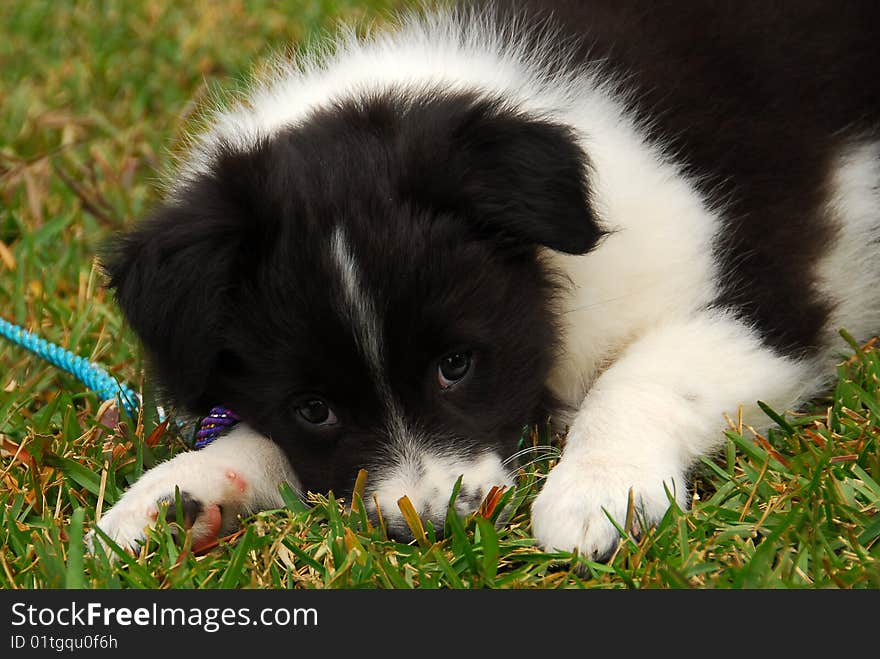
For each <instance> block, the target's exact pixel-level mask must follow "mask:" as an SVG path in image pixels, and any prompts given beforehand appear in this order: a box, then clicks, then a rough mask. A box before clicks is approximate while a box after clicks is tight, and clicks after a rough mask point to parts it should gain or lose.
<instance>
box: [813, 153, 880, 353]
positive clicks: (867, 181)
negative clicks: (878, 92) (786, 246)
mask: <svg viewBox="0 0 880 659" xmlns="http://www.w3.org/2000/svg"><path fill="white" fill-rule="evenodd" d="M830 183H831V195H830V198H829V201H828V213H829V216H830V218H831V219H832V221H833V222H834V224H835V226H836V227H837V235H836V236H835V239H834V241H833V242H832V244H831V245H830V246H829V249H828V251H827V253H826V255H825V257H824V258H823V259H822V260H821V261H820V263H819V264H818V268H817V273H818V284H819V287H820V289H821V290H822V292H823V293H824V294H825V295H826V296H827V297H828V298H829V299H831V300H833V301H834V302H835V308H834V311H833V312H832V316H831V319H830V322H829V323H828V327H827V331H828V334H827V339H826V341H827V343H828V345H829V346H833V345H839V340H838V339H837V336H836V334H837V331H838V330H839V329H841V328H844V329H846V330H847V331H848V332H850V333H851V334H852V335H853V336H855V337H856V338H857V339H859V340H865V339H867V338H869V337H870V336H871V335H872V333H874V332H876V331H877V328H878V327H880V257H878V254H880V142H876V141H869V140H868V141H864V142H861V143H856V144H851V145H848V146H847V147H846V148H844V149H843V150H842V151H841V153H840V156H839V157H838V160H837V162H836V163H835V166H834V167H833V168H832V170H831V173H830Z"/></svg>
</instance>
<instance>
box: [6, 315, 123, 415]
mask: <svg viewBox="0 0 880 659" xmlns="http://www.w3.org/2000/svg"><path fill="white" fill-rule="evenodd" d="M0 336H3V337H6V338H7V339H9V340H10V341H12V343H15V344H16V345H19V346H21V347H22V348H25V349H26V350H30V351H31V352H32V353H34V354H35V355H37V357H41V358H42V359H45V360H46V361H47V362H49V363H50V364H54V365H55V366H57V367H58V368H60V369H63V370H65V371H67V372H68V373H70V374H71V375H73V376H74V377H75V378H77V379H78V380H79V381H80V382H82V383H83V384H85V385H86V386H87V387H88V388H89V389H91V390H92V391H94V392H95V393H97V394H98V395H99V396H100V397H101V399H102V400H117V399H118V400H119V402H120V404H121V405H122V407H123V408H125V410H126V411H127V412H128V413H129V414H131V415H133V414H134V413H135V411H136V410H137V408H138V405H139V404H140V403H139V402H140V397H139V396H138V395H137V394H136V393H135V392H134V391H133V390H131V389H129V388H128V387H126V386H125V385H122V384H119V382H117V381H116V379H115V378H113V377H111V376H110V374H109V373H107V371H105V370H104V369H103V368H101V367H100V366H98V365H97V364H94V363H92V362H90V361H89V360H87V359H83V358H82V357H80V356H78V355H75V354H73V353H72V352H70V351H69V350H65V349H64V348H62V347H61V346H59V345H56V344H54V343H50V342H49V341H46V339H41V338H40V337H39V336H37V335H36V334H34V333H33V332H29V331H28V330H26V329H24V328H23V327H19V326H18V325H13V324H12V323H10V322H8V321H6V320H4V319H3V318H0Z"/></svg>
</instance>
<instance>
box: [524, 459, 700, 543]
mask: <svg viewBox="0 0 880 659" xmlns="http://www.w3.org/2000/svg"><path fill="white" fill-rule="evenodd" d="M664 483H665V488H664ZM666 489H668V490H669V492H670V493H671V494H672V495H673V496H674V497H675V500H676V501H677V502H678V504H679V506H681V507H682V508H684V507H685V505H686V501H687V497H686V490H687V484H686V481H685V476H684V470H683V469H681V468H678V467H675V466H670V464H669V462H668V461H667V462H663V463H660V462H650V461H645V462H644V463H643V464H639V465H636V464H631V463H625V462H621V461H619V460H615V458H614V456H613V455H610V456H609V455H607V454H605V455H599V454H591V453H589V452H584V453H582V454H579V455H573V456H569V455H563V457H562V459H561V460H560V462H559V464H557V465H556V467H555V468H554V469H553V470H552V471H551V472H550V474H549V476H548V477H547V481H546V483H545V484H544V487H543V488H542V490H541V492H540V494H539V495H538V497H537V498H536V499H535V502H534V503H533V504H532V532H533V533H534V536H535V539H536V540H537V541H538V544H539V545H540V546H541V547H543V548H544V549H545V550H548V551H575V550H577V552H578V553H580V554H581V555H583V556H586V557H588V558H591V559H596V560H603V559H607V558H608V557H609V556H610V555H611V554H612V552H613V551H614V550H615V549H616V548H617V545H618V542H619V541H620V539H621V535H620V532H619V531H618V530H617V528H615V526H614V525H613V524H612V523H611V521H610V520H609V515H610V516H611V518H612V519H614V520H615V522H616V523H617V525H618V526H620V528H625V521H626V518H627V512H628V508H629V500H630V490H632V499H633V504H634V516H633V519H634V521H635V522H636V523H637V524H642V523H646V524H648V525H652V524H656V523H657V522H659V521H660V519H661V518H662V517H663V515H664V513H665V512H666V511H667V510H668V508H669V505H670V504H669V496H668V495H667V494H666ZM634 532H635V533H638V528H637V527H636V528H635V529H634Z"/></svg>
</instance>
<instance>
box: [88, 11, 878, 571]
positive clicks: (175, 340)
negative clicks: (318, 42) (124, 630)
mask: <svg viewBox="0 0 880 659" xmlns="http://www.w3.org/2000/svg"><path fill="white" fill-rule="evenodd" d="M878 26H880V5H878V4H877V3H852V4H850V3H845V4H843V5H840V4H836V3H828V2H809V1H807V0H804V1H802V2H798V3H793V4H790V5H785V4H772V5H767V4H765V3H680V2H674V1H669V2H649V3H645V2H623V1H621V0H607V1H606V0H595V1H589V2H580V1H570V2H567V1H565V0H556V1H550V0H548V1H538V0H534V1H517V2H503V3H500V2H499V3H497V5H494V6H492V5H482V4H480V5H479V6H477V5H466V6H464V7H459V8H451V9H450V8H446V9H441V10H438V11H436V12H427V13H425V14H424V15H413V16H410V17H408V18H405V19H404V20H403V21H401V23H400V24H399V25H398V26H397V27H396V28H395V29H393V30H389V31H387V32H386V31H381V32H379V33H374V34H370V35H368V36H367V37H365V38H358V37H355V36H353V35H343V36H341V37H339V39H338V43H336V44H335V45H334V48H332V49H328V52H325V53H321V54H320V55H317V56H313V57H312V58H311V59H308V58H307V59H304V60H303V61H298V62H290V61H286V60H283V61H279V62H278V63H277V65H276V66H275V68H274V69H273V70H272V72H271V73H270V74H269V75H268V76H265V77H264V78H263V79H260V80H258V81H257V82H256V83H255V85H254V86H253V88H252V90H251V92H250V93H249V94H248V95H247V97H246V98H245V99H242V100H240V101H238V102H235V103H234V104H232V105H231V106H228V107H224V108H222V109H217V110H215V111H214V112H213V114H211V115H210V116H209V121H208V122H207V125H208V127H207V128H206V129H205V130H203V132H200V133H198V134H195V135H194V136H193V138H192V140H191V144H190V147H189V149H188V151H187V153H186V154H184V155H183V156H182V158H181V160H180V162H179V163H178V164H177V167H176V168H175V172H174V173H173V175H172V176H171V177H170V180H169V182H168V185H167V190H166V194H165V196H164V199H163V201H162V203H161V204H160V205H159V206H158V207H157V208H156V209H155V210H154V211H153V212H152V214H151V215H150V216H149V217H147V218H146V219H144V220H143V221H142V222H140V223H139V224H138V225H137V226H135V227H134V228H133V229H132V230H131V231H130V232H128V233H127V234H126V235H125V236H123V237H122V238H120V239H119V240H118V241H117V245H116V247H115V248H114V249H113V251H112V253H111V254H109V255H108V256H107V258H106V259H105V261H106V263H105V265H106V269H107V272H108V274H109V276H110V283H111V286H112V288H113V289H114V290H115V294H116V297H117V299H118V302H119V304H120V306H121V308H122V310H123V312H124V314H125V316H126V318H127V320H128V321H129V322H130V324H131V325H132V326H133V328H134V329H135V330H136V332H137V334H138V335H139V337H140V338H141V339H142V341H143V344H144V346H145V349H146V351H147V352H148V354H149V355H150V357H151V361H152V364H153V366H154V369H155V375H156V376H157V378H158V380H159V382H160V383H161V385H162V387H163V389H164V391H165V392H166V394H167V397H168V399H169V400H170V401H171V402H172V403H173V404H174V405H175V406H176V407H177V409H184V410H187V411H189V412H191V413H193V414H195V415H199V416H202V415H205V414H206V413H207V412H208V410H210V409H211V408H212V407H213V406H216V405H223V406H226V407H228V408H229V409H231V410H233V411H234V412H235V413H236V414H237V415H238V416H239V417H240V418H241V419H242V421H241V422H240V423H238V424H237V425H236V426H234V427H233V428H232V429H231V430H229V431H228V432H226V433H225V434H223V435H222V436H221V437H219V438H218V439H217V440H216V441H214V442H212V443H211V444H209V445H208V446H207V447H206V448H203V449H201V450H198V451H192V452H186V453H183V454H180V455H177V456H176V457H174V458H173V459H171V460H168V461H167V462H164V463H162V464H160V465H158V466H156V467H154V468H153V469H152V470H150V471H148V472H147V473H146V474H145V475H144V476H143V478H141V479H140V480H139V481H138V482H136V483H135V484H134V485H133V486H132V487H131V488H130V490H128V492H127V493H126V494H125V495H124V496H123V497H122V499H121V500H120V501H119V502H118V503H117V504H116V505H115V506H114V507H113V508H112V509H111V510H110V511H109V512H108V513H107V514H106V515H105V516H104V517H103V518H102V519H101V520H100V522H99V524H98V525H99V526H100V527H101V528H102V529H103V530H104V531H105V532H106V533H107V534H109V536H110V537H112V538H114V539H115V540H116V541H117V542H119V543H121V544H123V545H125V546H128V547H134V546H136V545H137V544H138V543H139V542H141V541H142V540H143V537H144V529H145V527H147V526H148V525H149V524H150V523H152V521H154V520H155V517H156V514H157V508H156V504H157V502H158V501H161V500H166V499H168V498H170V497H173V494H174V491H175V487H179V488H180V491H181V492H182V493H183V494H184V499H185V503H186V506H187V509H188V512H189V515H190V516H191V517H192V518H193V519H192V521H193V526H192V532H193V534H194V537H195V539H196V541H199V540H204V539H207V538H211V537H216V535H217V534H218V533H220V532H224V531H226V530H228V529H230V528H232V527H234V526H235V525H237V523H238V516H239V515H244V514H248V513H251V512H253V511H257V510H260V509H264V508H267V507H276V506H280V505H282V501H281V498H280V496H279V493H278V486H279V484H280V483H281V482H287V483H289V484H291V485H292V486H293V487H295V488H297V489H298V490H299V491H300V492H303V491H306V490H311V491H318V492H326V491H328V490H333V491H334V492H335V493H336V494H337V495H340V496H345V495H347V494H348V493H350V492H351V491H352V487H353V484H354V481H355V477H356V475H357V473H358V470H359V469H362V468H363V469H366V470H367V472H368V474H369V477H368V481H367V491H366V496H365V497H364V498H365V502H366V505H367V507H368V509H369V512H370V513H371V514H373V515H378V513H381V515H382V517H383V519H384V521H385V523H386V525H387V526H388V528H389V530H390V531H391V532H392V533H395V534H398V535H401V536H405V535H406V533H407V526H406V524H405V523H404V521H403V518H402V515H401V514H400V511H399V509H398V506H397V501H398V499H400V498H401V497H402V496H404V495H407V496H408V497H409V498H410V500H411V501H412V503H413V504H414V506H415V508H416V510H417V511H418V512H419V513H420V514H421V515H422V516H423V517H424V518H425V519H429V520H431V521H432V523H433V525H434V527H435V528H438V529H440V528H442V527H443V518H444V516H445V512H446V508H447V503H448V501H449V497H450V493H451V490H452V488H453V485H454V483H455V482H456V480H457V479H458V478H459V476H461V477H462V483H463V486H462V490H461V494H460V496H459V497H458V500H457V503H456V505H457V506H458V507H459V510H460V512H462V513H467V512H470V511H472V510H474V509H475V508H476V507H477V506H478V505H479V502H480V500H481V498H483V497H484V495H485V494H486V493H487V492H488V491H489V490H490V488H492V486H496V485H497V486H510V485H512V483H513V480H512V478H513V474H515V471H516V463H515V457H514V456H515V454H516V451H517V448H518V442H519V440H520V438H521V437H522V435H523V432H524V430H523V429H524V428H527V427H529V426H530V425H531V424H535V423H539V422H542V421H544V420H545V419H546V418H548V417H551V418H552V419H553V420H554V421H556V422H557V423H561V424H562V425H563V426H567V427H568V434H567V439H566V441H565V446H564V450H563V453H562V456H561V458H560V460H559V462H558V464H557V465H556V467H555V468H554V469H553V470H552V471H551V472H550V474H549V477H548V478H547V480H546V482H545V484H544V486H543V489H542V491H541V492H540V494H539V496H538V497H537V499H536V500H535V501H534V504H533V507H532V528H533V531H534V535H535V537H536V539H537V542H538V544H539V545H540V546H542V547H545V548H548V549H560V550H577V551H579V552H581V553H582V554H584V555H587V556H592V557H600V558H601V557H605V556H607V555H608V554H609V552H611V551H612V550H613V549H614V548H615V547H616V545H617V542H618V540H619V536H618V532H617V530H616V529H615V527H614V526H613V525H612V523H611V522H610V521H609V519H608V516H609V515H610V516H611V517H612V518H614V519H616V520H618V521H621V522H622V521H623V519H624V518H625V516H626V512H627V506H628V502H629V501H630V499H632V501H633V502H634V505H635V507H636V511H637V517H638V518H639V519H640V520H641V521H642V523H643V524H644V523H648V524H650V523H653V522H656V521H658V520H659V519H660V518H661V516H662V515H663V514H664V512H665V511H666V510H667V508H668V507H669V505H670V498H669V497H670V496H671V497H673V498H674V500H675V502H676V503H677V504H678V505H679V506H681V507H683V508H684V507H687V505H688V500H689V495H688V472H689V470H690V469H691V467H692V466H693V465H694V464H695V462H697V461H698V459H699V458H700V457H701V456H705V455H708V454H711V453H712V452H713V451H715V450H717V449H718V448H719V447H720V446H721V445H722V443H723V433H722V430H723V428H724V426H725V420H724V415H725V413H727V414H730V415H737V413H738V410H740V409H741V410H742V414H743V417H744V419H745V421H746V422H747V423H749V424H751V425H753V426H755V427H758V428H760V427H761V426H766V425H767V423H768V421H767V419H765V418H764V416H763V415H762V414H761V413H760V410H759V409H758V408H757V405H756V401H758V400H761V401H766V402H767V403H768V404H770V405H771V406H773V407H775V408H777V409H787V408H791V407H793V406H796V405H798V404H799V403H801V402H803V401H804V400H805V399H807V398H809V397H811V396H815V395H816V394H818V393H821V392H822V390H823V387H824V386H825V385H826V384H827V382H826V376H828V375H829V374H830V373H832V372H833V364H834V363H835V360H836V359H837V357H836V352H837V351H838V349H839V348H842V347H843V344H842V341H841V340H840V339H839V338H838V336H837V331H838V329H839V328H841V327H844V328H846V329H847V330H848V331H849V332H850V333H852V334H853V335H854V336H855V337H857V338H858V339H866V338H868V337H870V336H871V335H872V334H873V333H875V332H877V331H878V330H880V285H878V283H880V187H878V186H880V132H878V129H880V31H878ZM667 492H668V493H669V495H667ZM606 512H607V514H606Z"/></svg>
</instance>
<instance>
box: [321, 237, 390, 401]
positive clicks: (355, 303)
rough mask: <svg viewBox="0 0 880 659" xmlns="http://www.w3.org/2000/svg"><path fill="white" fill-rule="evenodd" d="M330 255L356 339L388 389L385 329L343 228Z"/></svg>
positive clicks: (334, 239)
mask: <svg viewBox="0 0 880 659" xmlns="http://www.w3.org/2000/svg"><path fill="white" fill-rule="evenodd" d="M331 241H332V245H331V250H330V254H331V255H332V257H333V261H334V262H335V264H336V267H337V270H338V271H339V277H340V280H341V283H342V290H343V292H344V294H345V305H346V308H347V313H346V315H347V317H348V320H349V322H350V323H351V326H352V329H354V331H355V340H356V341H357V344H358V346H360V349H361V352H362V353H363V355H364V357H365V358H366V360H367V363H368V364H369V365H370V367H371V369H372V371H373V375H374V377H375V378H376V379H377V381H378V384H379V386H380V388H381V389H383V390H384V389H387V388H388V387H387V383H386V382H385V379H384V376H383V371H384V366H383V362H382V352H383V351H382V332H381V331H380V329H379V328H380V324H379V318H378V316H377V315H376V306H375V304H374V303H373V300H371V299H370V297H369V295H368V294H367V291H366V289H364V287H363V286H361V277H360V273H359V270H358V264H357V261H356V260H355V258H354V252H353V251H352V249H351V246H350V245H349V243H348V239H347V238H346V236H345V232H344V230H343V229H342V228H341V227H338V226H337V227H335V228H334V229H333V236H332V239H331Z"/></svg>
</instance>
